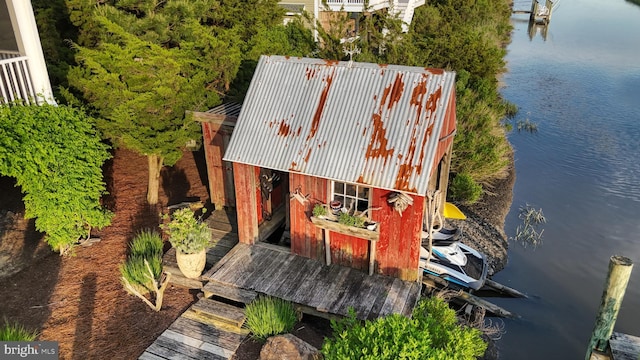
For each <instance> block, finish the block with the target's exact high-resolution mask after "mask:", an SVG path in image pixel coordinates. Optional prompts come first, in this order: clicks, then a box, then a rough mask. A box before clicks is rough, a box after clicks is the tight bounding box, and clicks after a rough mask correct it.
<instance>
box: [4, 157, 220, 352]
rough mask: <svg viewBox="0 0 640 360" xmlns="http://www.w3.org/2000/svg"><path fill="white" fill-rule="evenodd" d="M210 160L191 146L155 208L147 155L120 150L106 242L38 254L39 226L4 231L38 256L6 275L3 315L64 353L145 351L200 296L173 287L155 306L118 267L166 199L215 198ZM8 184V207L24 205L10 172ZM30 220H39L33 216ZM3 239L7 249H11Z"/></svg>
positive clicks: (166, 174) (108, 171) (165, 178)
mask: <svg viewBox="0 0 640 360" xmlns="http://www.w3.org/2000/svg"><path fill="white" fill-rule="evenodd" d="M203 165H204V157H203V156H202V154H201V153H190V152H186V153H185V156H183V158H182V159H181V160H180V161H179V162H178V164H176V166H174V167H172V168H169V169H165V170H163V173H162V185H161V190H160V206H159V207H154V208H149V207H148V206H147V205H146V187H147V161H146V158H145V157H142V156H140V155H137V154H135V153H133V152H130V151H127V150H122V149H119V150H116V151H115V156H114V158H113V159H112V160H111V161H109V163H108V164H106V166H105V181H106V182H107V184H108V191H109V192H110V194H109V196H107V197H106V198H105V205H106V206H108V207H109V208H110V209H111V210H112V211H114V212H115V216H114V218H113V221H112V224H111V226H109V227H107V228H105V229H103V230H102V231H100V232H98V233H96V235H98V236H99V237H100V238H101V241H100V242H98V243H96V244H94V245H93V246H90V247H77V249H76V251H75V255H74V256H68V257H60V256H58V255H57V254H53V253H50V252H49V253H47V254H45V255H44V256H39V257H37V256H30V255H31V254H28V253H29V252H33V251H34V249H33V248H35V247H34V246H31V245H29V244H32V243H34V240H33V239H32V238H33V237H37V238H38V239H36V240H35V242H37V241H38V240H39V238H40V236H41V235H40V234H38V233H37V232H35V231H33V229H31V230H30V231H26V232H25V231H21V232H17V231H14V233H15V234H16V235H15V236H6V235H8V234H9V231H3V232H2V234H1V235H3V236H2V238H1V240H0V242H2V243H4V244H12V247H15V244H16V243H20V244H23V245H22V246H21V249H19V250H20V251H21V252H22V253H23V255H24V256H22V255H21V256H17V257H16V258H19V259H35V260H32V261H33V263H31V264H28V265H27V266H26V267H25V268H24V270H22V271H20V272H18V273H17V274H14V275H12V276H9V277H5V278H2V279H0V289H2V291H1V292H0V318H4V319H6V320H8V321H9V322H17V323H19V324H22V325H24V326H25V327H27V328H28V329H32V330H36V331H38V332H39V333H40V337H39V339H40V340H50V341H58V342H59V346H60V348H59V349H60V359H133V358H137V357H138V356H139V355H140V354H141V353H142V352H143V351H144V350H145V349H146V348H147V347H148V346H149V345H150V344H151V343H152V342H153V341H154V340H155V338H156V337H157V336H158V335H160V333H162V332H163V331H164V330H165V329H166V328H167V327H168V326H169V325H170V324H171V323H172V322H173V321H174V320H175V319H176V318H177V317H178V316H179V315H180V314H181V313H182V312H183V311H184V310H185V309H186V308H187V307H188V306H189V305H190V304H191V303H192V302H193V301H194V300H195V299H196V293H194V292H190V291H189V290H187V289H184V288H177V287H172V286H170V287H169V288H168V289H167V291H166V293H165V299H164V303H163V307H162V310H161V311H160V312H154V311H153V310H151V309H150V308H149V307H147V305H145V304H144V303H143V302H142V301H140V300H139V299H137V298H135V297H134V296H131V295H128V294H127V293H126V292H125V291H124V289H123V287H122V285H121V283H120V272H119V269H118V267H119V265H120V264H121V263H122V262H123V261H124V259H125V256H126V251H127V244H128V243H129V241H130V240H131V239H132V237H133V236H134V235H135V234H136V233H137V232H138V231H140V230H141V229H148V228H155V229H157V226H158V223H159V214H160V212H161V209H162V208H163V207H164V206H166V205H168V204H172V203H177V202H181V201H184V200H194V199H200V200H202V201H206V200H207V199H208V194H207V189H206V186H205V184H206V183H207V182H206V176H205V177H203V175H201V174H204V172H199V171H198V170H199V169H202V170H204V169H203ZM1 185H4V186H1ZM9 185H12V184H9ZM0 186H1V187H2V189H0V190H1V191H2V192H3V201H2V202H0V206H1V208H2V210H11V211H12V212H14V213H15V212H21V211H23V205H22V204H20V202H19V201H18V202H16V201H15V199H16V198H18V199H20V196H19V189H17V188H13V187H12V186H7V180H6V179H3V181H2V182H1V183H0ZM16 194H17V195H16ZM27 226H31V227H33V224H32V222H31V223H30V225H27ZM4 229H5V230H6V227H5V228H4ZM25 234H26V235H25ZM2 243H0V248H3V247H5V248H6V247H7V246H4V245H3V244H2ZM25 253H27V254H26V255H25Z"/></svg>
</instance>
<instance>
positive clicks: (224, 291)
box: [202, 280, 258, 304]
mask: <svg viewBox="0 0 640 360" xmlns="http://www.w3.org/2000/svg"><path fill="white" fill-rule="evenodd" d="M202 290H203V292H204V296H205V297H211V296H214V295H215V296H219V297H221V298H225V299H229V300H233V301H237V302H240V303H243V304H248V303H250V302H252V301H253V300H254V299H255V298H256V296H258V294H257V293H256V292H255V291H251V290H245V289H242V288H239V287H236V286H233V285H228V284H223V283H221V282H218V281H216V280H209V282H207V284H206V285H205V286H204V288H202Z"/></svg>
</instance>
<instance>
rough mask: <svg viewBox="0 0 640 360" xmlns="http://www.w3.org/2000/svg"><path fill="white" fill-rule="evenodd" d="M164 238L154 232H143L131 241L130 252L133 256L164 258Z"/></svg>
mask: <svg viewBox="0 0 640 360" xmlns="http://www.w3.org/2000/svg"><path fill="white" fill-rule="evenodd" d="M162 246H163V244H162V238H160V234H158V233H157V232H155V231H153V230H143V231H141V232H140V233H138V235H136V237H135V238H133V241H131V244H130V245H129V251H130V253H131V255H133V256H138V255H139V256H144V257H158V258H160V257H162Z"/></svg>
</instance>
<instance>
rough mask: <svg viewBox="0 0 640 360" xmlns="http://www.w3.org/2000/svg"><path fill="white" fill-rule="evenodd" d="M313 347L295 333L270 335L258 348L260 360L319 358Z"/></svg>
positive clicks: (320, 357) (314, 359)
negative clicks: (260, 347) (259, 348)
mask: <svg viewBox="0 0 640 360" xmlns="http://www.w3.org/2000/svg"><path fill="white" fill-rule="evenodd" d="M320 359H322V354H320V351H318V349H316V348H315V347H313V346H311V345H310V344H309V343H307V342H306V341H304V340H301V339H299V338H298V337H296V336H295V335H291V334H285V335H278V336H272V337H270V338H269V339H267V343H266V344H264V346H262V350H260V360H320Z"/></svg>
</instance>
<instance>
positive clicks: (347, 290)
mask: <svg viewBox="0 0 640 360" xmlns="http://www.w3.org/2000/svg"><path fill="white" fill-rule="evenodd" d="M367 277H368V276H367V275H366V274H364V273H361V272H359V271H350V272H349V274H347V278H346V279H345V281H344V283H343V284H342V286H341V287H340V288H336V290H335V291H334V292H335V293H336V296H335V297H334V299H333V301H330V302H329V303H328V304H327V309H326V311H327V312H331V313H336V314H339V313H341V312H343V311H344V310H347V311H348V307H346V306H344V304H345V303H346V302H348V301H349V299H353V298H357V297H359V294H360V292H361V288H362V286H363V284H364V279H365V278H367Z"/></svg>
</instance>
